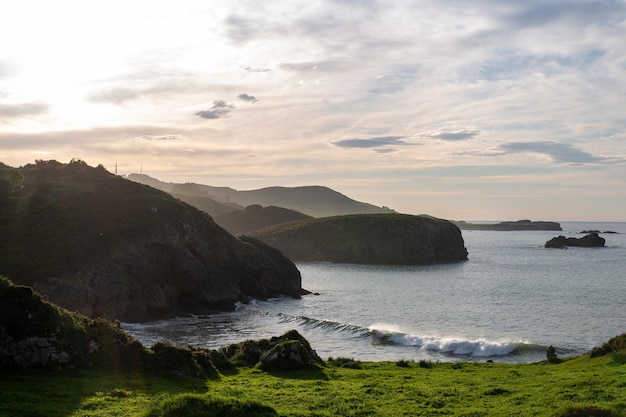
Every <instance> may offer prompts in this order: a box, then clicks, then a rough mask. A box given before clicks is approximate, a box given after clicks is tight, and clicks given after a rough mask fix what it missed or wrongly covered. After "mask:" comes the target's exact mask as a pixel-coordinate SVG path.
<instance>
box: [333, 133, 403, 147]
mask: <svg viewBox="0 0 626 417" xmlns="http://www.w3.org/2000/svg"><path fill="white" fill-rule="evenodd" d="M405 138H406V136H384V137H377V138H369V139H358V138H354V139H343V140H339V141H336V142H333V144H334V145H335V146H338V147H340V148H380V147H383V146H389V145H414V144H413V143H410V142H406V141H405V140H404V139H405Z"/></svg>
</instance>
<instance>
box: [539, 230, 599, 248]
mask: <svg viewBox="0 0 626 417" xmlns="http://www.w3.org/2000/svg"><path fill="white" fill-rule="evenodd" d="M604 244H605V240H604V238H601V237H600V236H598V234H597V233H590V234H588V235H586V236H584V237H581V238H575V237H567V238H566V237H565V236H558V237H554V238H552V239H550V240H549V241H547V242H546V243H545V245H544V247H545V248H556V249H565V248H567V247H568V246H579V247H585V248H598V247H603V246H604Z"/></svg>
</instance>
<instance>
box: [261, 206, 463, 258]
mask: <svg viewBox="0 0 626 417" xmlns="http://www.w3.org/2000/svg"><path fill="white" fill-rule="evenodd" d="M250 236H253V237H255V238H257V239H259V240H262V241H263V242H265V243H267V244H268V245H270V246H273V247H275V248H278V249H279V250H280V251H281V252H282V253H283V254H285V256H287V257H288V258H289V259H291V260H293V261H328V262H341V263H357V264H384V265H419V264H429V263H437V262H452V261H461V260H466V259H467V250H466V249H465V245H464V241H463V237H462V236H461V231H460V230H459V228H458V227H456V226H455V225H454V224H453V223H451V222H449V221H447V220H442V219H437V218H435V217H431V216H427V215H421V216H411V215H408V214H397V213H394V214H353V215H345V216H333V217H324V218H316V219H309V220H302V221H297V222H291V223H286V224H282V225H278V226H273V227H270V228H267V229H263V230H258V231H256V232H252V233H251V234H250Z"/></svg>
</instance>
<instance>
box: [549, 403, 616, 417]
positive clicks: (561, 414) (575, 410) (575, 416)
mask: <svg viewBox="0 0 626 417" xmlns="http://www.w3.org/2000/svg"><path fill="white" fill-rule="evenodd" d="M552 416H553V417H590V416H593V417H618V416H620V414H618V413H616V412H615V411H613V410H609V409H606V408H601V407H597V406H579V405H577V406H569V407H565V408H562V409H560V410H559V411H557V412H556V413H555V414H553V415H552Z"/></svg>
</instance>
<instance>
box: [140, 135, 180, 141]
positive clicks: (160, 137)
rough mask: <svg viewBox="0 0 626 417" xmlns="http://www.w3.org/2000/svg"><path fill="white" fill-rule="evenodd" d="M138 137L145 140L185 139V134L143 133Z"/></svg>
mask: <svg viewBox="0 0 626 417" xmlns="http://www.w3.org/2000/svg"><path fill="white" fill-rule="evenodd" d="M137 139H143V140H183V139H185V137H184V136H183V135H141V136H138V137H137Z"/></svg>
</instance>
